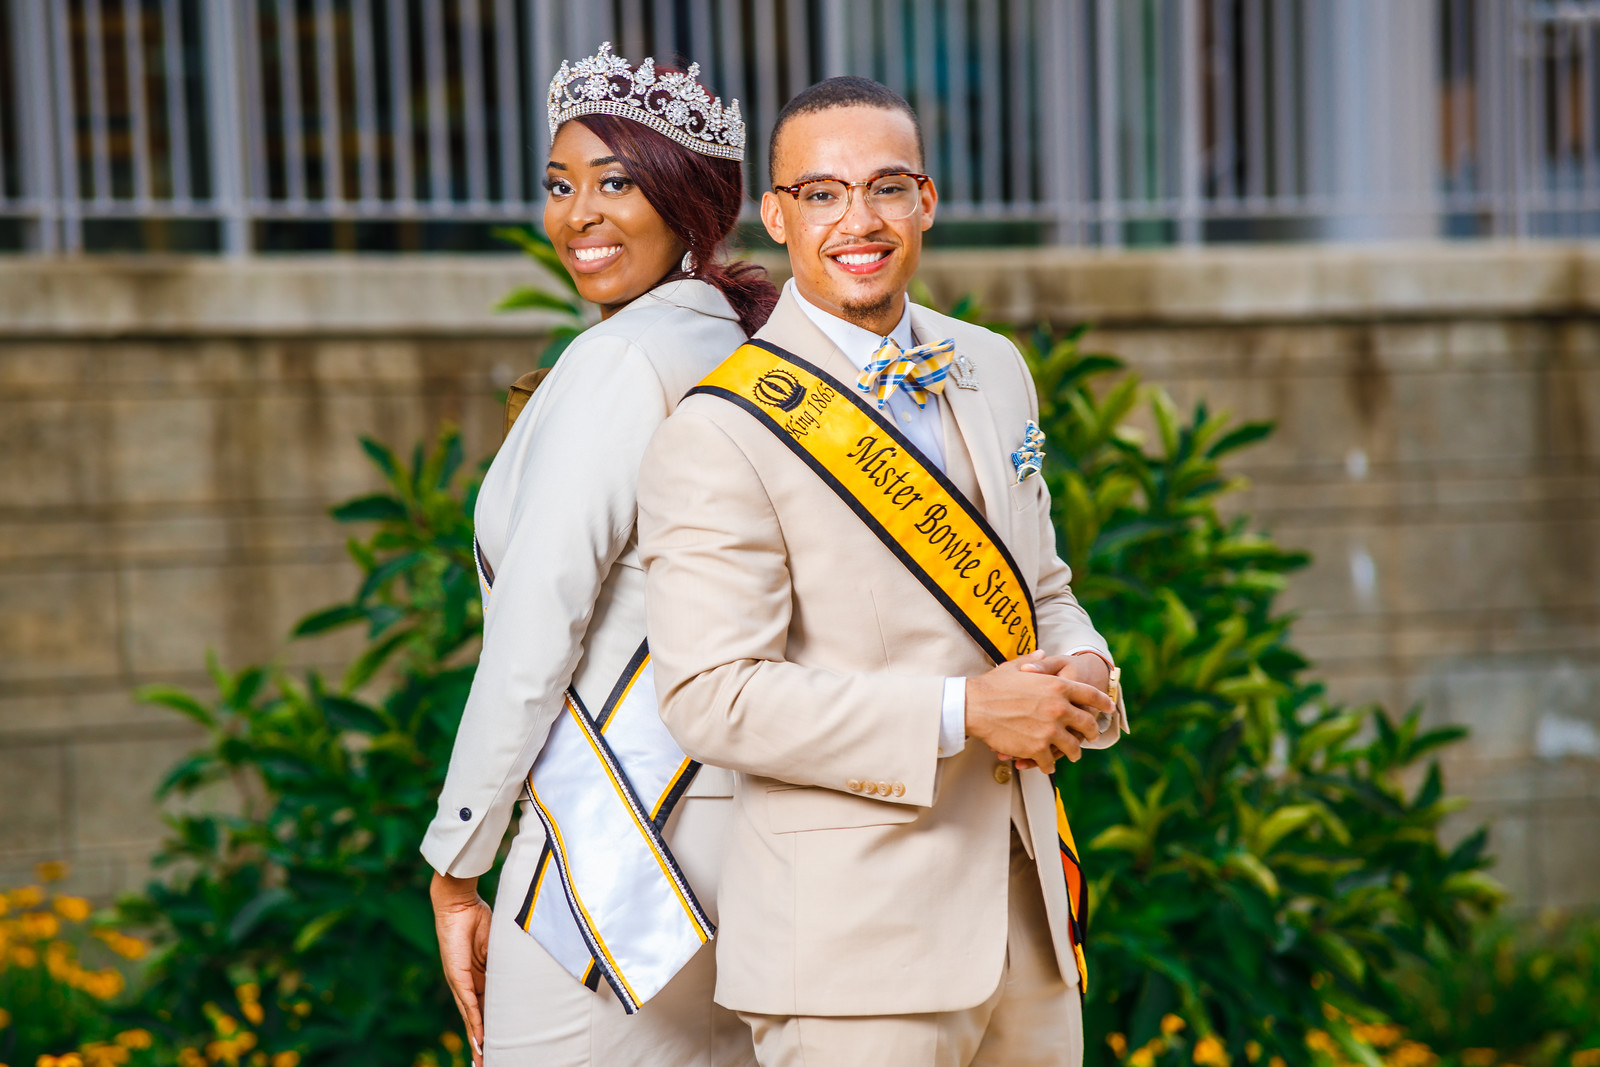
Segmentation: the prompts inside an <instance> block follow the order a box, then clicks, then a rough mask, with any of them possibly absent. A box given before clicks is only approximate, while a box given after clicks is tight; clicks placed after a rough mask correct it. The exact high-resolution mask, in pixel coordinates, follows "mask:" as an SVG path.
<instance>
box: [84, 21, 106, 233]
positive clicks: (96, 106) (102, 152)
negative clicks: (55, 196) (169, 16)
mask: <svg viewBox="0 0 1600 1067" xmlns="http://www.w3.org/2000/svg"><path fill="white" fill-rule="evenodd" d="M83 52H84V56H83V69H84V73H85V74H86V75H88V79H89V161H90V173H91V174H92V175H93V177H94V194H93V199H94V201H95V202H96V203H100V204H106V203H109V202H110V200H111V196H112V188H111V131H110V120H109V118H108V116H107V114H106V112H107V107H106V47H105V37H104V35H103V34H102V32H101V22H100V0H83Z"/></svg>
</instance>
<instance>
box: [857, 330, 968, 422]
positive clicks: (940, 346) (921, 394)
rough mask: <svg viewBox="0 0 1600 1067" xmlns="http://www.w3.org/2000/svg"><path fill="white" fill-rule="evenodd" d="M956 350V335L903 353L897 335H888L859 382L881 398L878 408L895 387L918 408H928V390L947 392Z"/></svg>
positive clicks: (863, 387) (880, 409)
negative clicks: (951, 364)
mask: <svg viewBox="0 0 1600 1067" xmlns="http://www.w3.org/2000/svg"><path fill="white" fill-rule="evenodd" d="M955 350H956V339H955V338H954V337H946V338H945V339H944V340H943V341H940V342H938V343H937V344H931V345H917V346H916V347H915V348H911V349H908V350H906V351H904V352H902V351H901V350H900V346H899V345H897V344H895V341H894V338H892V337H885V338H884V339H883V344H881V345H879V346H878V350H877V351H876V352H874V353H872V360H871V362H869V363H868V364H867V369H866V370H864V371H862V372H861V377H860V378H858V379H856V385H857V386H859V387H860V389H861V391H862V392H863V393H871V394H872V395H873V396H875V397H877V398H878V410H879V411H882V410H883V407H884V405H885V404H887V403H888V402H889V397H891V396H893V395H894V391H895V390H896V389H904V390H905V392H906V395H907V396H909V397H910V398H911V399H912V400H915V401H916V402H917V407H919V408H920V407H926V406H927V404H928V394H929V393H942V392H944V380H945V375H946V374H947V373H948V372H949V368H950V361H951V359H953V358H954V356H955Z"/></svg>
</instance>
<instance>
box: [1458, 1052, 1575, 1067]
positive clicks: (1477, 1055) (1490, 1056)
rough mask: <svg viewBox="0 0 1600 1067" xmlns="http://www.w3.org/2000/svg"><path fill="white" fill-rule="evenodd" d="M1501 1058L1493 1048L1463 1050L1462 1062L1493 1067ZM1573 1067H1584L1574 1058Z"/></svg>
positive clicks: (1470, 1066) (1470, 1065)
mask: <svg viewBox="0 0 1600 1067" xmlns="http://www.w3.org/2000/svg"><path fill="white" fill-rule="evenodd" d="M1499 1058H1500V1053H1498V1052H1496V1051H1495V1050H1494V1049H1492V1048H1469V1049H1462V1051H1461V1062H1462V1063H1463V1064H1465V1065H1466V1067H1493V1064H1494V1061H1495V1060H1497V1059H1499ZM1572 1063H1573V1067H1583V1065H1582V1064H1579V1063H1578V1058H1577V1057H1576V1056H1574V1057H1573V1058H1572Z"/></svg>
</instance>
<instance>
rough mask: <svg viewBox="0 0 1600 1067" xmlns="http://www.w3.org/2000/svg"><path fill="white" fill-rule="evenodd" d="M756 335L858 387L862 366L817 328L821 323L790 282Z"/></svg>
mask: <svg viewBox="0 0 1600 1067" xmlns="http://www.w3.org/2000/svg"><path fill="white" fill-rule="evenodd" d="M756 337H757V338H759V339H760V340H763V341H771V342H772V343H773V344H775V345H777V346H778V347H779V348H781V349H783V350H784V351H785V352H792V353H794V354H795V355H797V356H799V357H800V358H801V359H803V360H805V361H806V362H808V363H810V364H812V365H813V366H816V367H820V368H821V369H822V370H825V371H827V372H828V373H829V374H831V375H832V376H833V377H835V378H837V379H839V381H840V382H841V383H842V384H844V385H846V386H848V387H850V388H854V387H855V382H856V379H857V378H859V377H860V376H861V368H860V367H858V366H856V365H855V364H853V363H851V362H850V360H849V358H848V357H846V356H845V354H844V353H843V352H841V351H839V346H838V345H836V344H834V343H833V342H832V341H830V340H828V335H827V334H825V333H823V332H822V331H821V330H819V329H817V324H816V323H814V322H812V321H811V319H810V318H809V317H807V315H806V313H805V312H804V311H802V310H800V305H799V304H797V303H795V301H794V298H793V297H791V296H790V295H789V289H788V287H787V286H785V287H784V290H783V294H782V295H781V296H779V297H778V305H777V306H776V307H774V308H773V309H772V315H771V317H770V318H768V319H767V324H766V325H765V326H763V327H761V329H759V330H757V331H756Z"/></svg>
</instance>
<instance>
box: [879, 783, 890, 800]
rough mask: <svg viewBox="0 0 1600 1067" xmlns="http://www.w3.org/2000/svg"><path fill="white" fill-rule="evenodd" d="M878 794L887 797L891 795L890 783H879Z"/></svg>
mask: <svg viewBox="0 0 1600 1067" xmlns="http://www.w3.org/2000/svg"><path fill="white" fill-rule="evenodd" d="M878 795H879V796H880V797H886V796H888V795H889V783H888V782H879V783H878Z"/></svg>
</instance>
